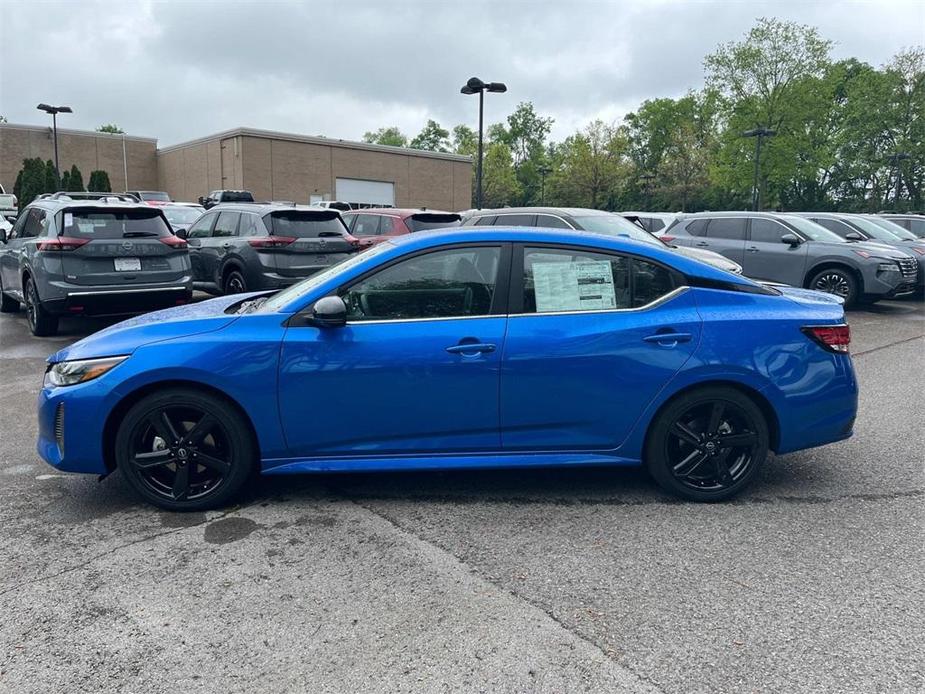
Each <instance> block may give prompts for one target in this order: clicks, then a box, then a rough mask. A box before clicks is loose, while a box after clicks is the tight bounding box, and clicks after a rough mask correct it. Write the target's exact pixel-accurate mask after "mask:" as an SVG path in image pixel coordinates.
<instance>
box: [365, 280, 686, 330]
mask: <svg viewBox="0 0 925 694" xmlns="http://www.w3.org/2000/svg"><path fill="white" fill-rule="evenodd" d="M689 289H690V287H689V286H687V285H684V286H681V287H676V288H675V289H672V290H671V291H670V292H668V293H667V294H663V295H662V296H660V297H659V298H657V299H656V300H655V301H650V302H649V303H648V304H645V305H644V306H634V307H632V308H607V309H591V310H574V311H543V312H540V313H506V314H504V313H502V314H494V315H492V314H483V315H479V316H441V317H438V318H393V319H390V320H360V321H349V320H348V321H347V325H381V324H383V323H433V322H435V321H457V320H474V319H477V318H528V317H529V318H532V317H533V316H572V315H586V314H596V313H638V312H640V311H648V310H650V309H653V308H655V307H657V306H660V305H661V304H664V303H667V302H668V301H671V300H672V299H674V298H675V297H678V296H681V295H682V294H684V293H685V292H687V290H689Z"/></svg>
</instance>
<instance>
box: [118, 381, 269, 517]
mask: <svg viewBox="0 0 925 694" xmlns="http://www.w3.org/2000/svg"><path fill="white" fill-rule="evenodd" d="M249 431H250V429H249V426H248V424H247V423H246V422H245V421H243V417H242V416H241V415H240V414H239V413H238V412H237V410H236V409H235V408H234V407H233V406H231V405H230V404H229V403H227V402H225V401H224V400H222V399H221V398H217V397H215V396H212V395H210V394H206V393H198V392H196V391H193V390H185V389H183V390H172V391H168V392H165V393H164V394H155V395H153V396H148V397H147V398H144V399H142V400H141V401H140V402H139V403H138V404H137V405H135V407H133V408H132V409H131V410H130V411H129V413H128V414H127V415H126V417H125V419H124V420H123V423H122V425H121V427H120V428H119V431H118V433H117V436H116V460H117V464H118V466H119V467H120V468H122V471H123V473H124V474H125V476H126V478H127V479H128V481H129V482H130V483H131V485H132V486H133V487H134V488H135V489H136V491H138V492H139V493H140V494H141V495H142V496H143V497H144V498H145V499H147V500H148V501H150V502H151V503H154V504H156V505H158V506H160V507H162V508H167V509H170V510H203V509H207V508H214V507H216V506H220V505H222V504H224V503H225V502H226V501H228V500H229V499H230V498H231V497H233V496H234V495H235V494H237V493H238V492H239V491H240V489H241V487H242V486H243V484H244V483H245V481H246V480H247V478H248V477H249V476H250V473H251V472H252V471H253V470H254V468H255V465H254V463H255V460H256V453H255V446H254V445H253V442H252V441H251V437H250V435H249Z"/></svg>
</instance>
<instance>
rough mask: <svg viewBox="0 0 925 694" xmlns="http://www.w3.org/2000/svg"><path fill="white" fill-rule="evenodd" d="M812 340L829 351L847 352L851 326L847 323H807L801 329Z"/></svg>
mask: <svg viewBox="0 0 925 694" xmlns="http://www.w3.org/2000/svg"><path fill="white" fill-rule="evenodd" d="M802 330H803V332H804V333H805V334H806V335H807V336H809V338H810V339H812V340H813V341H814V342H816V343H817V344H819V345H820V346H821V347H822V348H823V349H826V350H828V351H829V352H838V353H839V354H847V353H848V345H850V344H851V328H849V327H848V326H847V325H808V326H806V327H805V328H803V329H802Z"/></svg>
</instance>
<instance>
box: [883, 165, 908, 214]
mask: <svg viewBox="0 0 925 694" xmlns="http://www.w3.org/2000/svg"><path fill="white" fill-rule="evenodd" d="M909 158H910V156H909V154H908V153H906V152H896V153H894V154H891V155H890V156H889V157H887V161H889V162H890V164H892V165H893V176H895V177H896V194H895V195H894V196H893V212H898V211H899V194H900V193H901V192H902V176H901V174H902V168H900V163H899V162H901V161H903V160H904V159H909Z"/></svg>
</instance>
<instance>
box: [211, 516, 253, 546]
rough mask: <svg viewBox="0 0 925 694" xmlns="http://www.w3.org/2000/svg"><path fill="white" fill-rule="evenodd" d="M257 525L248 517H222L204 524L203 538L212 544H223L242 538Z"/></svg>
mask: <svg viewBox="0 0 925 694" xmlns="http://www.w3.org/2000/svg"><path fill="white" fill-rule="evenodd" d="M259 527H260V525H259V524H258V523H256V522H255V521H252V520H251V519H250V518H222V519H221V520H217V521H215V522H214V523H209V524H208V525H207V526H206V529H205V535H204V539H205V541H206V542H210V543H212V544H213V545H225V544H228V543H229V542H237V541H238V540H243V539H244V538H245V537H247V536H248V535H250V534H251V533H252V532H254V531H255V530H256V529H257V528H259Z"/></svg>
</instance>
